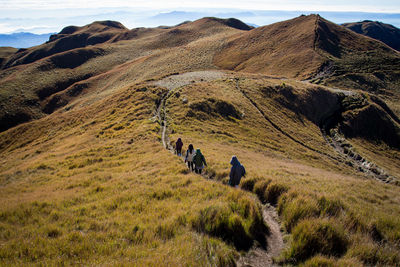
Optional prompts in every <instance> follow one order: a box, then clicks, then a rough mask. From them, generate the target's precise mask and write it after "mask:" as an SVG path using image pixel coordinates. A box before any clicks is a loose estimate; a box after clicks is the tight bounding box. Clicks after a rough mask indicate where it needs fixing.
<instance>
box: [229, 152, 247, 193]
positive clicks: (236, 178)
mask: <svg viewBox="0 0 400 267" xmlns="http://www.w3.org/2000/svg"><path fill="white" fill-rule="evenodd" d="M231 165H232V168H231V172H230V173H229V185H230V186H232V187H238V186H239V184H240V179H242V176H245V175H246V170H245V168H244V166H243V165H242V164H240V162H239V160H238V159H237V157H236V156H232V159H231Z"/></svg>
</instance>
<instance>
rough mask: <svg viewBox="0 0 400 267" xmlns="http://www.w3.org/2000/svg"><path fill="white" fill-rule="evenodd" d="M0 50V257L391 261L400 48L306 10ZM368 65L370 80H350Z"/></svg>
mask: <svg viewBox="0 0 400 267" xmlns="http://www.w3.org/2000/svg"><path fill="white" fill-rule="evenodd" d="M0 52H1V56H2V57H3V58H4V61H3V63H4V64H2V70H1V71H0V104H1V109H0V123H1V124H0V126H1V128H0V130H1V132H0V155H1V157H0V163H1V165H0V198H1V203H3V205H2V206H1V207H0V229H1V231H0V242H1V246H0V265H32V264H38V265H40V264H45V265H62V264H64V265H71V264H74V265H75V264H79V265H135V266H154V265H159V266H236V265H238V266H246V264H248V265H250V266H263V265H269V264H272V263H274V264H276V265H302V264H303V265H305V266H337V265H339V266H371V265H380V266H395V265H396V264H397V263H398V262H399V261H400V258H399V255H400V248H399V246H398V244H399V242H400V219H399V218H400V198H399V196H400V186H399V185H400V177H399V173H400V119H399V115H398V114H399V111H400V105H399V102H398V97H399V96H400V95H399V94H398V93H399V92H398V87H396V86H393V85H395V84H396V82H398V80H396V79H398V78H396V75H397V74H398V71H399V66H398V64H397V63H396V62H398V61H397V59H398V57H399V56H398V53H396V52H394V50H392V49H390V48H388V47H387V46H386V45H384V44H382V43H381V42H379V41H375V40H373V39H371V38H367V37H363V36H362V35H359V34H356V33H353V32H351V31H350V30H348V29H346V28H344V27H342V26H339V25H335V24H333V23H331V22H329V21H326V20H324V19H323V18H321V17H319V16H317V15H311V16H301V17H298V18H295V19H292V20H289V21H284V22H280V23H276V24H272V25H267V26H264V27H259V28H255V29H252V28H251V27H246V25H245V24H244V23H242V22H240V21H238V20H235V19H228V20H224V19H217V18H203V19H200V20H197V21H193V22H186V23H182V24H180V25H177V26H174V27H158V28H148V29H147V28H137V29H132V30H129V29H126V28H125V27H124V26H123V25H121V24H120V23H118V22H111V21H105V22H95V23H92V24H89V25H86V26H84V27H75V26H71V27H67V28H65V29H63V30H62V31H61V32H60V33H58V34H57V35H54V36H53V37H51V39H50V40H49V42H47V43H45V44H43V45H41V46H37V47H33V48H29V49H27V50H18V51H15V50H13V49H11V48H10V49H4V50H0ZM362 59H364V61H362ZM378 64H380V65H379V70H378V69H377V68H378ZM378 71H379V72H380V73H382V74H383V75H384V76H385V77H384V78H382V80H381V81H382V83H381V87H379V90H371V89H370V86H372V85H373V83H372V82H374V81H365V80H361V79H360V78H354V75H356V74H357V75H359V76H362V75H363V77H364V76H365V77H367V76H368V77H369V76H370V75H374V74H375V73H376V72H378ZM352 75H353V76H352ZM359 76H357V77H359ZM338 87H340V88H338ZM360 89H361V90H360ZM389 95H390V98H389ZM388 100H390V101H388ZM179 137H180V138H182V140H183V142H184V148H185V149H186V147H187V145H188V144H189V143H192V144H193V145H194V146H195V148H200V149H201V150H202V152H203V154H204V156H205V158H206V160H207V163H208V166H207V167H206V168H205V170H204V173H203V175H201V176H200V175H196V174H194V173H191V172H190V171H188V170H187V168H186V166H185V164H184V162H183V159H182V158H180V157H178V156H176V155H174V154H172V153H170V151H169V150H168V149H172V147H173V146H174V143H175V141H176V140H177V138H179ZM165 148H167V149H165ZM232 155H237V156H238V158H239V160H240V162H241V163H242V164H244V166H245V167H246V172H247V175H246V177H245V178H243V179H242V182H241V184H240V188H237V189H235V188H231V187H229V186H228V185H227V181H228V179H229V169H230V164H229V161H230V159H231V157H232ZM279 228H280V229H279ZM274 234H275V235H277V236H278V237H277V239H279V240H280V241H279V240H278V241H277V240H274V239H273V238H272V239H271V236H272V235H274ZM277 243H279V246H278V245H277ZM274 248H275V250H274Z"/></svg>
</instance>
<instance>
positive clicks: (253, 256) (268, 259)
mask: <svg viewBox="0 0 400 267" xmlns="http://www.w3.org/2000/svg"><path fill="white" fill-rule="evenodd" d="M263 218H264V222H265V224H267V225H268V227H269V231H270V232H269V235H267V236H266V239H267V249H264V248H263V247H261V246H254V247H253V248H251V249H250V250H249V251H248V252H247V253H246V255H244V256H241V257H240V259H239V260H238V262H237V266H238V267H250V266H252V267H262V266H275V265H276V264H274V260H273V258H274V257H278V256H279V255H280V253H281V251H282V250H283V248H284V242H283V234H282V231H281V227H280V225H279V218H278V214H277V213H276V210H275V208H274V207H273V206H271V205H269V204H266V205H265V206H264V207H263Z"/></svg>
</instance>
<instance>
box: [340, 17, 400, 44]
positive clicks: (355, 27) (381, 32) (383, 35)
mask: <svg viewBox="0 0 400 267" xmlns="http://www.w3.org/2000/svg"><path fill="white" fill-rule="evenodd" d="M343 26H344V27H346V28H348V29H350V30H352V31H354V32H356V33H359V34H362V35H365V36H369V37H371V38H374V39H376V40H379V41H381V42H383V43H385V44H387V45H388V46H390V47H391V48H393V49H396V50H397V51H400V29H398V28H396V27H395V26H393V25H390V24H385V23H382V22H379V21H371V20H364V21H360V22H351V23H344V24H343Z"/></svg>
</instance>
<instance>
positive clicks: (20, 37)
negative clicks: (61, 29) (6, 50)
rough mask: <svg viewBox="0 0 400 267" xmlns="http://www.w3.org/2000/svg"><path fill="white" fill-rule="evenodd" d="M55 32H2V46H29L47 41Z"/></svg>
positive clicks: (0, 42)
mask: <svg viewBox="0 0 400 267" xmlns="http://www.w3.org/2000/svg"><path fill="white" fill-rule="evenodd" d="M52 34H53V33H45V34H34V33H30V32H18V33H12V34H0V46H11V47H16V48H27V47H32V46H35V45H39V44H42V43H45V42H46V41H48V40H49V37H50V35H52Z"/></svg>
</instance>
